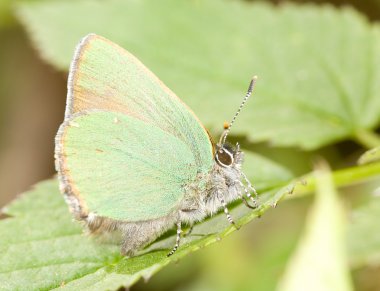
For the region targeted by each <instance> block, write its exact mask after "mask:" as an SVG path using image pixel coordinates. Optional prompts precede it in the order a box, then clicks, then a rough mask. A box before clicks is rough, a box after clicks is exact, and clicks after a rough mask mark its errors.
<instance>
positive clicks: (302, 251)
mask: <svg viewBox="0 0 380 291" xmlns="http://www.w3.org/2000/svg"><path fill="white" fill-rule="evenodd" d="M315 175H316V186H317V189H316V198H315V202H314V206H313V208H312V210H311V212H310V213H309V215H308V217H307V220H306V230H305V233H304V234H303V237H302V238H301V241H300V243H299V245H298V247H297V250H296V251H295V253H294V254H293V257H292V258H291V259H290V262H289V264H288V267H287V270H286V271H285V275H284V278H283V280H282V282H281V284H280V286H279V289H278V290H281V291H288V290H289V291H297V290H305V289H307V290H318V291H323V290H326V291H327V290H353V287H352V284H351V280H350V277H349V267H348V264H347V261H346V250H345V215H344V211H343V206H342V203H341V202H340V200H339V198H338V195H337V193H336V191H335V189H334V182H333V179H332V176H331V173H330V171H329V169H328V168H327V165H325V164H321V165H319V168H318V169H317V170H316V171H315Z"/></svg>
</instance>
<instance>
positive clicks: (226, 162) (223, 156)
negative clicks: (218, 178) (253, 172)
mask: <svg viewBox="0 0 380 291" xmlns="http://www.w3.org/2000/svg"><path fill="white" fill-rule="evenodd" d="M215 160H216V161H217V163H218V164H219V165H221V166H222V167H229V166H231V165H232V163H233V162H234V157H233V155H232V153H230V152H229V151H228V150H226V149H223V148H222V149H220V150H218V151H217V153H216V155H215Z"/></svg>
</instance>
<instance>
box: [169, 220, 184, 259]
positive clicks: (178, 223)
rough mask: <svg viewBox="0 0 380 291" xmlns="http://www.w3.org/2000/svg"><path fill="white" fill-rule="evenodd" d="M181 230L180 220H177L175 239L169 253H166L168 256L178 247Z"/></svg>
mask: <svg viewBox="0 0 380 291" xmlns="http://www.w3.org/2000/svg"><path fill="white" fill-rule="evenodd" d="M181 232H182V229H181V222H177V239H176V242H175V245H174V248H173V249H172V250H171V251H170V253H168V254H167V256H168V257H170V256H171V255H173V254H174V253H175V252H176V251H177V249H178V247H179V242H180V240H181Z"/></svg>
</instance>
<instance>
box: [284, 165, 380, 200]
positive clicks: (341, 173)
mask: <svg viewBox="0 0 380 291" xmlns="http://www.w3.org/2000/svg"><path fill="white" fill-rule="evenodd" d="M332 176H333V180H334V183H335V186H336V187H345V186H350V185H352V184H356V183H360V182H363V181H365V180H369V179H371V178H374V177H379V178H380V163H373V164H368V165H365V166H360V167H352V168H347V169H343V170H338V171H334V172H333V173H332ZM304 181H305V182H306V183H305V185H299V186H298V185H297V186H296V187H295V190H294V193H293V195H287V196H286V197H287V198H298V197H302V196H306V195H308V194H311V193H312V192H313V191H314V190H315V177H314V175H313V174H310V175H307V176H305V177H304Z"/></svg>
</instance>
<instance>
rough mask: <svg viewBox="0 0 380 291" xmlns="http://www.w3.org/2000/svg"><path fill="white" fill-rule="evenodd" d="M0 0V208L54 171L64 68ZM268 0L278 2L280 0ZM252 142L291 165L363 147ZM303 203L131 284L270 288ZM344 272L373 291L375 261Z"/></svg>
mask: <svg viewBox="0 0 380 291" xmlns="http://www.w3.org/2000/svg"><path fill="white" fill-rule="evenodd" d="M1 1H2V4H1V3H0V207H3V206H4V205H6V204H7V203H8V202H9V201H11V200H12V199H14V198H15V197H16V196H17V195H18V194H20V193H22V192H24V191H26V190H28V189H29V188H30V187H31V185H33V184H35V183H36V182H38V181H41V180H44V179H47V178H50V177H52V176H53V175H54V174H55V171H54V157H53V150H54V136H55V134H56V131H57V128H58V126H59V125H60V123H61V122H62V120H63V114H64V108H65V100H66V78H67V72H65V71H59V70H57V69H55V68H53V67H52V66H51V65H49V64H47V63H46V62H44V61H43V60H42V59H41V58H40V56H39V54H38V52H37V50H36V49H35V48H34V47H33V45H32V43H31V41H30V37H29V35H28V34H27V32H26V30H25V27H24V26H23V25H22V24H21V23H20V21H19V20H18V18H17V17H16V14H15V13H14V10H13V9H12V5H11V4H10V2H12V1H10V0H5V1H4V0H1ZM36 1H37V0H36ZM271 2H273V3H274V4H276V5H281V4H282V3H283V2H284V1H280V0H277V1H271ZM288 2H289V1H288ZM293 2H296V3H298V4H304V3H307V2H312V3H315V4H317V5H322V4H326V3H327V4H330V5H333V6H336V7H342V6H344V7H346V6H350V7H352V8H353V9H355V10H357V11H358V12H359V13H360V14H362V15H363V16H364V17H365V18H367V19H368V20H369V21H371V22H377V21H378V20H379V19H380V0H368V1H360V0H355V1H354V0H352V1H342V0H339V1H338V0H337V1H302V0H298V1H293ZM2 5H3V6H2ZM378 53H380V52H378ZM379 98H380V97H379ZM255 147H256V148H255V150H257V151H258V152H261V153H263V154H265V155H267V156H270V157H271V158H273V159H274V160H277V161H278V162H281V163H282V164H285V165H286V164H292V163H293V158H295V157H300V156H302V157H303V156H307V157H312V156H314V155H316V154H318V155H323V156H325V158H327V159H328V160H329V161H336V160H338V159H339V163H340V165H352V164H353V163H354V161H355V160H356V159H357V157H359V156H360V154H361V153H363V151H364V149H363V148H362V147H360V146H358V145H357V144H356V143H354V142H351V141H343V142H337V143H335V144H333V145H329V146H325V147H323V148H321V149H319V150H318V152H316V151H309V152H308V151H303V152H299V151H298V150H297V149H293V148H287V149H285V148H277V149H268V147H267V145H266V144H265V143H259V144H257V145H255ZM284 156H286V157H287V158H284ZM301 160H302V161H301V162H300V164H299V165H294V167H293V172H294V173H295V174H303V173H306V172H308V171H310V170H311V168H312V165H311V162H310V159H301ZM378 186H379V182H378V181H376V180H375V181H373V180H372V181H368V182H365V183H361V184H360V185H356V186H354V187H350V188H347V189H342V191H343V192H346V193H345V194H347V197H350V200H349V201H350V202H349V203H353V204H355V203H359V202H358V201H359V200H360V199H361V198H360V197H362V196H360V197H358V193H360V195H364V196H365V195H366V194H368V195H370V194H371V193H372V192H373V189H374V188H376V187H378ZM310 203H311V202H310V199H308V198H305V199H297V200H294V201H290V202H287V203H284V204H282V205H281V207H279V208H278V209H277V210H276V211H269V212H268V214H266V215H265V219H259V220H255V221H254V222H252V223H251V224H249V225H248V226H247V227H244V228H243V229H242V230H240V231H239V232H237V233H235V234H234V235H232V236H230V237H228V238H227V239H225V240H223V243H221V244H216V245H213V246H211V247H209V248H208V249H207V250H202V251H200V252H196V253H195V254H194V255H191V256H188V257H187V258H186V259H183V260H181V262H179V263H178V264H175V265H171V266H169V267H167V268H165V269H164V270H163V271H162V272H160V273H159V274H158V275H156V276H154V278H152V279H151V280H150V281H149V282H147V283H146V282H139V284H137V285H136V286H135V287H134V288H133V290H274V289H275V287H276V282H277V279H278V278H279V277H280V275H281V273H282V271H283V269H284V266H285V264H286V262H287V259H288V258H289V256H290V255H291V253H292V251H293V250H294V249H295V247H296V244H297V241H298V238H299V236H300V233H301V232H302V230H303V226H304V217H305V215H306V213H307V210H308V207H309V205H310ZM374 231H378V229H377V230H374ZM352 274H353V278H354V285H355V289H357V290H363V291H376V290H380V267H379V266H378V265H377V264H375V265H368V266H362V267H360V268H357V269H355V270H353V271H352ZM305 290H307V289H305Z"/></svg>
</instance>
